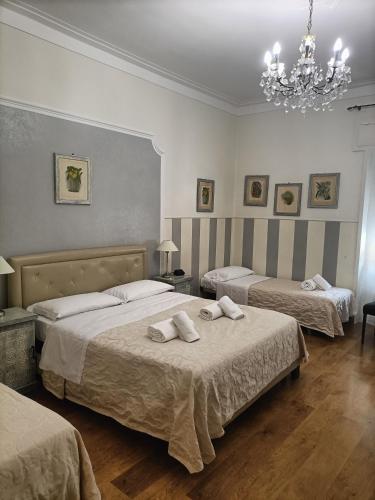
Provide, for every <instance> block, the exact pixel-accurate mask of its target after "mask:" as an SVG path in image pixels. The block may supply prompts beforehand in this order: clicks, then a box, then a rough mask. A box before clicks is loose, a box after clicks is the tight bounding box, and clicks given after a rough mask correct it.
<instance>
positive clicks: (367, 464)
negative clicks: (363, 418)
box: [326, 421, 375, 500]
mask: <svg viewBox="0 0 375 500" xmlns="http://www.w3.org/2000/svg"><path fill="white" fill-rule="evenodd" d="M374 471H375V421H373V422H372V423H371V424H370V425H368V426H367V428H366V431H365V433H364V435H363V437H362V439H361V441H360V442H359V443H358V445H357V446H356V448H355V449H354V451H353V453H352V454H351V455H350V457H349V458H348V460H347V461H346V462H345V465H344V467H343V468H342V469H341V471H340V473H339V474H338V475H337V477H336V478H335V481H334V482H333V484H332V485H331V487H330V488H329V490H328V491H327V495H326V498H327V500H336V499H338V498H340V499H349V498H350V499H355V498H357V499H359V500H374V499H375V473H374Z"/></svg>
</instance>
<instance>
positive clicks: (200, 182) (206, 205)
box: [197, 179, 215, 212]
mask: <svg viewBox="0 0 375 500" xmlns="http://www.w3.org/2000/svg"><path fill="white" fill-rule="evenodd" d="M214 198H215V181H211V180H209V179H197V212H213V211H214Z"/></svg>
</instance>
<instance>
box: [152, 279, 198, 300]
mask: <svg viewBox="0 0 375 500" xmlns="http://www.w3.org/2000/svg"><path fill="white" fill-rule="evenodd" d="M152 279H153V280H155V281H161V282H163V283H168V285H173V286H174V287H175V290H174V291H175V292H178V293H185V294H186V295H191V282H192V280H193V278H192V276H188V275H187V274H184V275H183V276H175V275H174V274H172V275H171V276H154V277H153V278H152Z"/></svg>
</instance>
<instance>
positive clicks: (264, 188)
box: [243, 175, 270, 207]
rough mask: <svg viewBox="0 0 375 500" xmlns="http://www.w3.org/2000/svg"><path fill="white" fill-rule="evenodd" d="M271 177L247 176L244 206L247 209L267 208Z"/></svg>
mask: <svg viewBox="0 0 375 500" xmlns="http://www.w3.org/2000/svg"><path fill="white" fill-rule="evenodd" d="M269 179H270V176H269V175H245V182H244V196H243V204H244V205H245V206H247V207H266V206H267V204H268V188H269Z"/></svg>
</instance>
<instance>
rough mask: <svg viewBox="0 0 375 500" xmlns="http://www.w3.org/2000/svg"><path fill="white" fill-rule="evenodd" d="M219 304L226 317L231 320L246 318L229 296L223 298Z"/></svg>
mask: <svg viewBox="0 0 375 500" xmlns="http://www.w3.org/2000/svg"><path fill="white" fill-rule="evenodd" d="M218 304H219V306H220V307H221V309H222V310H223V313H224V314H225V316H228V318H230V319H241V318H243V317H244V316H245V315H244V313H243V312H242V311H241V309H240V308H239V307H238V305H237V304H235V303H234V302H233V300H232V299H230V298H229V297H228V296H227V295H224V297H221V299H220V300H219V302H218Z"/></svg>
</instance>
